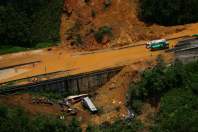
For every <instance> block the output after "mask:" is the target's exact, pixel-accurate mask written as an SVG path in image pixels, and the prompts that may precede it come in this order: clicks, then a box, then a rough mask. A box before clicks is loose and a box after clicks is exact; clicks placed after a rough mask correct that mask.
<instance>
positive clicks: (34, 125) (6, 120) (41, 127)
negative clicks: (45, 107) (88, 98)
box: [0, 105, 81, 132]
mask: <svg viewBox="0 0 198 132" xmlns="http://www.w3.org/2000/svg"><path fill="white" fill-rule="evenodd" d="M0 122H1V123H0V131H1V132H44V131H45V132H80V131H81V128H80V127H79V123H78V121H77V120H75V119H73V120H72V121H71V123H69V124H68V125H66V123H65V122H64V121H62V120H59V119H56V118H54V117H49V116H48V117H47V116H42V115H39V116H36V117H30V116H29V115H28V114H27V113H26V112H24V111H23V110H22V109H21V108H8V107H7V106H4V105H0Z"/></svg>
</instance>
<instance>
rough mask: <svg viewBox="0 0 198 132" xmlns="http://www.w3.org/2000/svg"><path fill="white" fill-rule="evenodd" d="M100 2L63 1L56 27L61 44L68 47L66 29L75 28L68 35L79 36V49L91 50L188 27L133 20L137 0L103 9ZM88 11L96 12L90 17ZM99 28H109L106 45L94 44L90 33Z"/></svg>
mask: <svg viewBox="0 0 198 132" xmlns="http://www.w3.org/2000/svg"><path fill="white" fill-rule="evenodd" d="M104 1H105V0H94V1H90V3H89V4H86V3H85V2H84V1H79V0H65V6H64V13H63V15H62V22H61V27H60V29H61V40H62V42H63V44H65V45H69V47H70V46H71V41H72V39H71V37H70V36H68V35H67V33H68V32H69V30H70V29H75V30H73V32H72V34H73V36H75V35H76V34H80V35H81V38H82V40H83V44H82V45H83V46H82V47H81V48H82V49H83V50H93V49H101V48H107V47H111V46H114V45H125V44H129V43H134V42H137V41H141V40H152V39H157V38H161V37H164V36H166V35H167V34H173V33H177V32H180V31H183V30H185V29H186V28H187V27H188V25H185V26H168V27H165V26H159V25H155V24H154V25H148V24H145V23H144V22H142V21H140V20H139V19H138V17H137V8H138V0H130V1H129V0H113V1H112V2H111V4H110V6H109V7H108V8H107V9H104ZM92 12H95V13H96V16H95V17H92ZM75 23H78V24H77V25H75ZM102 26H109V27H111V28H112V30H113V38H108V39H110V40H111V41H110V42H109V41H105V42H104V43H102V44H97V42H96V41H95V39H94V33H93V32H92V31H91V30H95V31H97V30H98V28H99V27H102ZM108 39H107V40H108ZM74 47H75V46H74Z"/></svg>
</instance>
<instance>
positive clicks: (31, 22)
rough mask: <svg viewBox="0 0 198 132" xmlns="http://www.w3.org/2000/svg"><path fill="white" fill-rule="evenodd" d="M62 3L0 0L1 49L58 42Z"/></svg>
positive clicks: (57, 1)
mask: <svg viewBox="0 0 198 132" xmlns="http://www.w3.org/2000/svg"><path fill="white" fill-rule="evenodd" d="M62 5H63V0H51V1H48V0H6V1H1V2H0V49H3V50H5V49H7V50H9V51H8V52H12V51H18V50H25V49H27V48H32V47H36V45H37V44H38V43H43V42H45V43H46V42H47V43H54V42H56V41H58V40H59V27H60V15H61V9H62ZM49 9H50V10H49ZM44 46H48V45H44ZM44 46H41V47H44ZM10 47H12V48H10ZM3 50H1V51H3ZM10 50H11V51H10Z"/></svg>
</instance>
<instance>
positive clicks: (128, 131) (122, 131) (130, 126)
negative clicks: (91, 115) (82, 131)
mask: <svg viewBox="0 0 198 132" xmlns="http://www.w3.org/2000/svg"><path fill="white" fill-rule="evenodd" d="M143 127H144V126H143V124H142V123H141V122H140V121H138V120H134V121H133V122H125V121H120V120H118V121H116V122H115V123H113V124H110V123H108V122H105V123H103V124H101V125H100V126H98V127H94V126H92V125H89V126H88V128H87V132H141V131H142V129H143Z"/></svg>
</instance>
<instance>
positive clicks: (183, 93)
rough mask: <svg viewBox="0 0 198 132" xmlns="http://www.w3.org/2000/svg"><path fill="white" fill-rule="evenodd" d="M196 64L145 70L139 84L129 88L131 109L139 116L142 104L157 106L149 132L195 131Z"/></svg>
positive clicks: (197, 106)
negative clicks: (158, 109)
mask: <svg viewBox="0 0 198 132" xmlns="http://www.w3.org/2000/svg"><path fill="white" fill-rule="evenodd" d="M197 67H198V61H197V62H192V63H189V64H185V65H184V64H182V63H180V62H176V63H175V64H173V65H171V66H169V67H165V65H164V64H163V61H158V64H157V65H156V67H154V68H153V69H151V70H146V71H145V72H144V73H143V74H142V80H141V81H139V82H138V83H137V84H135V85H132V86H131V98H130V100H131V106H132V108H133V109H134V110H135V112H136V113H138V114H140V113H141V106H142V104H143V103H145V102H147V103H151V104H154V105H155V104H158V103H159V104H160V112H159V113H158V114H157V116H156V117H155V120H156V121H155V123H154V124H153V125H154V127H153V128H152V131H153V132H164V131H166V132H172V131H175V132H186V131H190V132H195V131H198V126H197V124H198V114H197V110H198V98H197V96H198V94H197V91H198V69H197Z"/></svg>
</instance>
